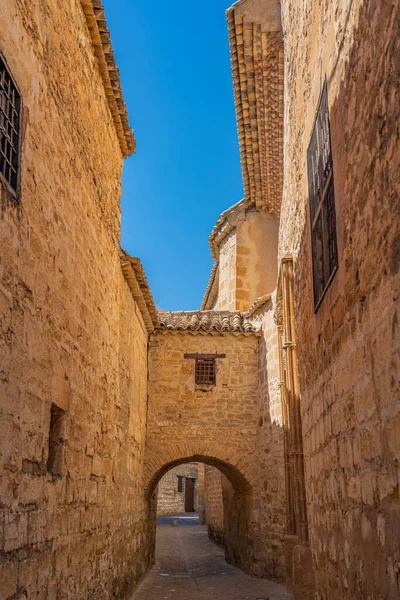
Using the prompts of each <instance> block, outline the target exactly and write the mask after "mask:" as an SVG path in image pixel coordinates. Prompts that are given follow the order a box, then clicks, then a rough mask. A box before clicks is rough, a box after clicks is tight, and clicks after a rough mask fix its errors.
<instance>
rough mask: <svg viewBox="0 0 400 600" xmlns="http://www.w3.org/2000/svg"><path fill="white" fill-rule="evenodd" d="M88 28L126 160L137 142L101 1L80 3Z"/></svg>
mask: <svg viewBox="0 0 400 600" xmlns="http://www.w3.org/2000/svg"><path fill="white" fill-rule="evenodd" d="M80 3H81V6H82V9H83V12H84V14H85V18H86V23H87V26H88V29H89V33H90V38H91V41H92V45H93V49H94V53H95V55H96V58H97V63H98V65H99V71H100V75H101V78H102V81H103V86H104V90H105V93H106V97H107V102H108V106H109V107H110V111H111V115H112V118H113V121H114V127H115V130H116V132H117V136H118V140H119V145H120V148H121V153H122V156H123V157H124V158H126V157H127V156H129V155H130V154H132V153H133V152H135V149H136V142H135V138H134V135H133V131H132V128H131V127H130V125H129V121H128V112H127V109H126V105H125V101H124V97H123V94H122V89H121V82H120V78H119V71H118V68H117V66H116V64H115V59H114V52H113V49H112V45H111V37H110V32H109V30H108V29H107V22H106V19H105V16H104V8H103V5H102V2H101V0H80Z"/></svg>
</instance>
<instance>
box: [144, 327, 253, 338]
mask: <svg viewBox="0 0 400 600" xmlns="http://www.w3.org/2000/svg"><path fill="white" fill-rule="evenodd" d="M154 333H156V334H162V335H208V336H209V335H212V336H218V335H224V336H225V335H235V336H239V335H240V336H241V335H244V336H246V337H248V336H252V335H255V336H257V337H260V336H261V331H191V330H190V329H185V330H177V329H172V330H168V329H156V330H155V331H154Z"/></svg>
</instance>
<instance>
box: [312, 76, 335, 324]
mask: <svg viewBox="0 0 400 600" xmlns="http://www.w3.org/2000/svg"><path fill="white" fill-rule="evenodd" d="M324 126H325V132H324V131H323V128H324ZM307 170H308V203H309V211H310V235H311V261H312V277H313V297H314V313H317V312H318V309H319V307H320V306H321V303H322V301H323V299H324V297H325V295H326V292H327V290H328V288H329V287H330V285H331V283H332V280H333V278H334V276H335V274H336V271H337V270H338V268H339V257H338V246H337V220H336V207H335V186H334V167H333V157H332V138H331V129H330V118H329V104H328V84H327V80H326V77H325V81H324V85H323V87H322V90H321V94H320V97H319V100H318V105H317V110H316V115H315V119H314V124H313V128H312V131H311V137H310V143H309V146H308V149H307ZM321 180H322V185H321ZM317 184H318V187H317ZM319 226H320V233H319V234H318V227H319ZM318 237H320V239H321V241H320V248H318ZM318 263H320V272H321V274H320V275H319V276H318Z"/></svg>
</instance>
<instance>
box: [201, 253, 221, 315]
mask: <svg viewBox="0 0 400 600" xmlns="http://www.w3.org/2000/svg"><path fill="white" fill-rule="evenodd" d="M218 274H219V261H218V260H216V261H215V262H214V264H213V267H212V269H211V274H210V278H209V280H208V284H207V288H206V291H205V292H204V297H203V301H202V303H201V306H200V310H211V308H212V306H213V304H214V301H215V299H216V297H217V296H218Z"/></svg>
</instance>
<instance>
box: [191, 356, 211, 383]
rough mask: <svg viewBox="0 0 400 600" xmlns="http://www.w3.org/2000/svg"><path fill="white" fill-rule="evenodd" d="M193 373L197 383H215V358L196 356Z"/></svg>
mask: <svg viewBox="0 0 400 600" xmlns="http://www.w3.org/2000/svg"><path fill="white" fill-rule="evenodd" d="M195 373H196V375H195V380H196V384H197V385H215V359H214V358H197V359H196V371H195Z"/></svg>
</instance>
